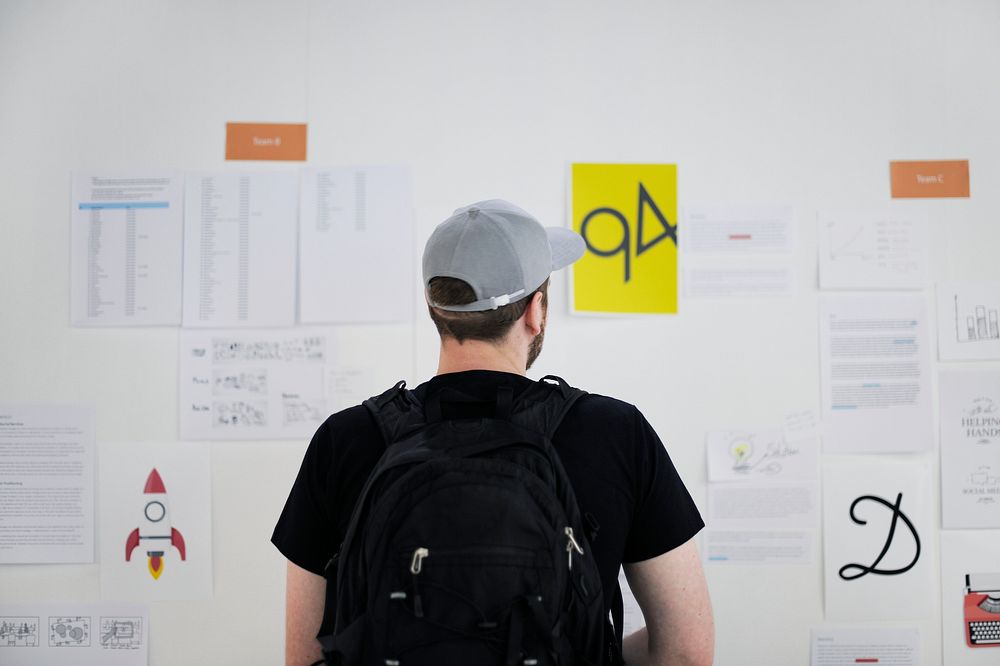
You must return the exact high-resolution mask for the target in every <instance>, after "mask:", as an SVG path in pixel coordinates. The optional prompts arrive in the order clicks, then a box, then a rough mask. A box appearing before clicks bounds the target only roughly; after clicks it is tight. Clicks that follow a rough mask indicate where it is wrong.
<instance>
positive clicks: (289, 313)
mask: <svg viewBox="0 0 1000 666" xmlns="http://www.w3.org/2000/svg"><path fill="white" fill-rule="evenodd" d="M297 220H298V174H296V173H295V172H291V171H285V172H272V173H237V172H218V173H192V174H188V177H187V184H186V188H185V201H184V325H185V326H202V327H229V326H238V327H248V326H291V325H292V324H294V323H295V268H296V263H295V254H296V235H297V233H298V224H297Z"/></svg>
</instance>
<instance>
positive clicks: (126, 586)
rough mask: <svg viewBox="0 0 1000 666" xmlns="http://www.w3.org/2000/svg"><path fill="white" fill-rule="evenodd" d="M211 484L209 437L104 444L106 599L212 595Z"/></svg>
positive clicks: (103, 568)
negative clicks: (196, 441) (204, 439)
mask: <svg viewBox="0 0 1000 666" xmlns="http://www.w3.org/2000/svg"><path fill="white" fill-rule="evenodd" d="M211 483H212V470H211V462H210V452H209V448H208V446H207V445H205V444H188V443H178V442H172V443H169V444H133V443H128V444H114V445H112V444H102V445H101V451H100V488H101V494H100V507H101V536H100V543H101V595H102V596H103V597H104V598H107V599H126V600H178V599H207V598H211V596H212V488H211Z"/></svg>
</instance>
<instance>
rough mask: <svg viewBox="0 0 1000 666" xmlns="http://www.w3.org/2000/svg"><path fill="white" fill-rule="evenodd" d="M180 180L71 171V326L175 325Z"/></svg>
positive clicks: (181, 216)
mask: <svg viewBox="0 0 1000 666" xmlns="http://www.w3.org/2000/svg"><path fill="white" fill-rule="evenodd" d="M182 182H183V179H182V177H181V176H180V174H178V173H175V172H170V171H158V172H134V173H123V172H120V173H81V172H78V173H74V174H73V199H72V206H73V209H72V212H71V214H70V223H71V225H72V229H71V233H70V237H71V239H72V241H71V248H72V250H71V252H72V254H71V259H70V263H71V275H72V288H71V306H70V310H71V312H72V318H73V324H75V325H77V326H119V325H124V326H129V325H134V326H150V325H177V324H180V323H181V267H182V265H183V255H182V253H183V247H182V239H183V235H184V226H183V223H184V213H183V200H184V190H183V185H182Z"/></svg>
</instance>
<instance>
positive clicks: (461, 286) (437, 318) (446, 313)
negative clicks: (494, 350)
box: [427, 277, 549, 344]
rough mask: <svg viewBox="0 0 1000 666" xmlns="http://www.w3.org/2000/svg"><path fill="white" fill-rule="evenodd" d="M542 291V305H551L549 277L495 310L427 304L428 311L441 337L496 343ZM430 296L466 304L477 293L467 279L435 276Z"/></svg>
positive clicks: (470, 301)
mask: <svg viewBox="0 0 1000 666" xmlns="http://www.w3.org/2000/svg"><path fill="white" fill-rule="evenodd" d="M539 292H541V294H542V307H543V308H546V307H548V298H549V295H548V292H549V280H548V278H546V280H545V282H543V283H542V284H541V286H539V287H538V289H536V290H535V291H533V292H531V293H530V294H528V295H527V296H525V297H524V298H522V299H521V300H519V301H515V302H514V303H511V304H509V305H504V306H502V307H499V308H497V309H496V310H483V311H481V312H451V311H450V310H440V309H438V308H434V307H431V306H430V305H428V306H427V311H428V312H429V313H430V315H431V321H433V322H434V326H436V327H437V331H438V334H439V335H440V336H441V337H442V338H444V337H450V338H455V339H456V340H458V342H459V343H462V342H465V341H466V340H482V341H483V342H492V343H494V344H496V343H498V342H500V341H502V340H503V339H504V338H505V337H507V334H508V333H509V332H510V329H511V328H512V327H513V326H514V322H515V321H517V320H518V319H520V318H521V316H522V315H523V314H524V311H525V310H527V309H528V305H529V304H530V303H531V299H532V298H534V297H535V294H537V293H539ZM427 295H428V296H429V300H431V301H433V302H434V303H439V304H441V305H465V304H466V303H472V302H473V301H475V300H476V292H475V291H473V290H472V287H471V286H469V283H468V282H465V281H464V280H459V279H457V278H449V277H436V278H432V279H431V281H430V284H429V285H428V287H427Z"/></svg>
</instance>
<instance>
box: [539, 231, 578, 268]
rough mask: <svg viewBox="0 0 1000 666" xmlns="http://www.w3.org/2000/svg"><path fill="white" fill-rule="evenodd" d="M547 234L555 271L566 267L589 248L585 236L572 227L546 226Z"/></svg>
mask: <svg viewBox="0 0 1000 666" xmlns="http://www.w3.org/2000/svg"><path fill="white" fill-rule="evenodd" d="M545 234H546V235H547V236H548V237H549V248H551V250H552V270H553V271H558V270H561V269H563V268H566V267H567V266H569V265H570V264H572V263H573V262H574V261H576V260H577V259H579V258H580V257H582V256H583V253H584V252H585V251H586V250H587V244H586V243H584V242H583V237H582V236H581V235H580V234H578V233H576V232H575V231H573V230H571V229H566V228H564V227H545Z"/></svg>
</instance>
